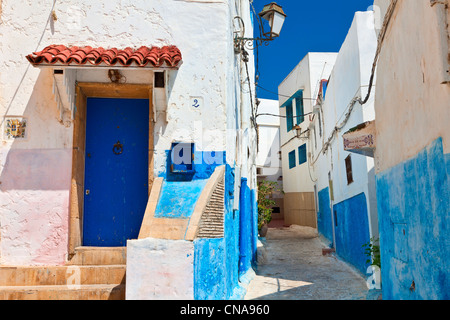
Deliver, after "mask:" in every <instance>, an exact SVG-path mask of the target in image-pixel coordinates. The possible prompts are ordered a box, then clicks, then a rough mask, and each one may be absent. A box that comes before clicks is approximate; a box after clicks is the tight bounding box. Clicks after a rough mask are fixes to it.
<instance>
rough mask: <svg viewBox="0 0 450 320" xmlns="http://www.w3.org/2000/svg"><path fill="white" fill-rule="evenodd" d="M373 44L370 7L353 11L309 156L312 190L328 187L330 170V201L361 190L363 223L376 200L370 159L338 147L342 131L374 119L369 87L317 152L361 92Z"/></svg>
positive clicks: (368, 75)
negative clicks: (349, 166) (348, 161)
mask: <svg viewBox="0 0 450 320" xmlns="http://www.w3.org/2000/svg"><path fill="white" fill-rule="evenodd" d="M376 45H377V42H376V33H375V30H374V25H373V12H372V11H368V12H357V13H356V14H355V17H354V20H353V23H352V25H351V28H350V30H349V32H348V34H347V37H346V39H345V41H344V43H343V45H342V47H341V49H340V51H339V55H338V57H337V59H336V63H335V65H334V68H333V71H332V72H331V76H330V79H331V80H330V82H329V84H328V89H327V93H326V97H325V102H324V103H323V106H322V118H323V120H324V134H323V139H321V140H319V141H318V143H317V148H314V149H313V150H314V152H313V156H312V157H313V161H312V163H313V165H314V175H315V177H316V179H317V190H318V191H320V190H322V189H324V188H326V187H328V186H329V182H328V173H329V172H330V173H331V179H332V180H333V194H334V201H333V202H334V203H335V204H336V203H338V202H341V201H344V200H346V199H349V198H351V197H353V196H355V195H357V194H360V193H362V192H364V193H365V194H366V196H367V197H368V198H367V200H368V202H369V203H368V212H369V215H370V216H371V217H372V218H373V220H372V219H369V222H370V221H375V222H376V202H375V199H372V198H370V195H374V160H373V158H370V157H365V156H362V155H358V154H353V153H352V154H351V153H349V152H347V151H344V144H343V139H342V135H343V134H344V133H345V132H346V131H348V130H349V129H350V128H353V127H355V126H356V125H358V124H361V123H363V122H365V121H369V120H374V119H375V112H374V102H373V101H374V92H375V86H374V87H373V89H372V90H373V91H372V95H371V97H370V99H369V101H368V102H367V104H365V105H363V106H361V105H360V104H359V103H356V105H355V106H354V108H353V111H352V113H351V115H350V117H349V119H348V121H347V123H346V124H345V126H344V127H343V128H342V129H341V130H340V131H339V132H338V133H337V134H334V136H333V139H332V140H331V146H330V147H329V148H328V149H327V150H326V152H325V154H323V152H322V151H323V146H324V143H325V142H327V140H328V139H329V137H330V136H331V134H332V132H333V130H334V128H335V127H336V126H339V125H341V124H342V122H343V121H344V119H345V114H346V112H347V111H348V110H349V109H348V108H349V105H350V102H351V100H352V99H353V98H354V97H358V96H359V97H362V99H364V98H365V97H366V94H367V90H368V84H369V78H370V75H371V70H372V64H373V59H374V56H375V50H376ZM317 122H318V118H317V116H316V119H315V128H316V130H317V128H318V125H319V124H318V123H317ZM349 154H351V159H352V169H353V170H352V172H353V181H354V182H353V183H351V184H347V175H346V167H345V158H346V157H347V156H348V155H349ZM375 222H374V223H373V225H372V226H371V227H372V229H373V230H374V232H375V233H376V232H377V230H378V229H377V225H376V223H375Z"/></svg>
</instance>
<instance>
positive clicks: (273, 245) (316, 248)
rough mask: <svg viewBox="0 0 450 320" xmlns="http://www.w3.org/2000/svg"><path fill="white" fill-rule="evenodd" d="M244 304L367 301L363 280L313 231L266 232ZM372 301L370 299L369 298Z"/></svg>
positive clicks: (287, 228)
mask: <svg viewBox="0 0 450 320" xmlns="http://www.w3.org/2000/svg"><path fill="white" fill-rule="evenodd" d="M262 244H263V247H262V248H259V252H258V259H259V262H258V264H259V266H258V268H257V270H256V276H255V278H254V279H253V280H252V281H251V282H250V284H249V286H248V288H247V294H246V296H245V300H366V299H367V298H368V296H370V294H369V295H368V293H369V291H368V288H367V285H366V279H364V278H363V277H362V276H361V275H360V274H358V273H357V272H356V271H354V270H353V269H352V268H351V267H350V266H349V265H347V264H346V263H344V262H343V261H342V260H340V259H338V258H337V257H336V256H335V255H334V254H327V255H322V248H325V247H326V246H325V244H324V243H323V242H322V241H321V240H320V238H319V237H318V235H317V231H316V229H313V228H309V227H301V226H295V225H293V226H290V227H279V228H269V231H268V233H267V236H266V238H265V240H264V239H263V241H262ZM369 299H371V298H369Z"/></svg>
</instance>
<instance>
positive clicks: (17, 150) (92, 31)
mask: <svg viewBox="0 0 450 320" xmlns="http://www.w3.org/2000/svg"><path fill="white" fill-rule="evenodd" d="M240 2H241V6H242V8H246V6H247V9H246V10H247V11H248V10H249V9H248V1H240ZM52 10H54V12H55V14H56V16H57V20H56V21H53V20H52V19H50V13H51V12H52ZM238 10H241V8H239V2H235V1H226V0H222V1H220V0H214V1H200V0H195V1H194V0H184V1H182V0H181V1H180V0H152V1H144V0H138V1H135V0H133V1H131V0H126V1H123V0H112V1H108V2H92V1H88V0H71V1H65V2H60V1H57V2H55V4H54V6H52V2H51V1H43V0H37V1H31V0H28V1H21V2H17V1H13V0H5V1H3V2H2V14H1V20H2V23H1V24H0V35H1V36H0V37H1V39H0V40H1V41H0V52H1V55H0V115H1V116H2V119H3V117H4V116H11V115H14V116H25V117H27V119H28V138H27V139H26V140H25V141H18V140H16V141H14V142H12V141H2V145H1V148H0V157H1V163H0V181H2V183H3V184H2V187H1V193H0V208H1V212H0V225H1V229H0V231H1V237H0V238H1V243H0V246H1V253H2V256H1V259H2V260H1V263H4V264H61V263H64V260H65V255H66V253H67V242H68V207H69V189H70V173H71V166H72V157H71V153H72V129H73V128H72V127H66V126H62V125H61V124H59V123H58V122H57V120H56V118H57V115H58V112H57V106H56V102H55V100H54V96H53V94H52V78H51V71H50V70H40V69H37V68H33V67H32V66H31V65H30V64H29V63H28V61H27V60H26V59H25V56H26V55H28V54H30V53H32V52H34V51H39V50H42V49H43V48H44V47H46V46H47V45H51V44H64V45H76V46H84V45H89V46H92V47H98V46H103V47H105V48H110V47H117V48H125V47H128V46H131V47H139V46H142V45H146V46H152V45H154V46H163V45H176V46H177V47H178V48H179V49H180V50H181V53H182V55H183V65H182V67H181V68H180V70H178V71H172V72H170V75H169V87H170V92H169V97H168V114H167V119H168V123H166V121H165V115H164V114H160V115H159V116H158V118H157V122H156V125H155V174H156V175H158V174H160V173H162V172H163V171H164V170H165V164H166V162H165V150H168V149H169V147H170V144H171V142H172V141H173V140H193V141H194V142H196V143H197V145H198V148H199V150H206V151H224V150H226V151H228V153H227V159H228V160H229V162H230V163H234V162H236V163H237V162H243V161H242V159H244V158H245V162H243V163H244V170H242V171H243V174H244V175H245V176H251V177H252V178H253V180H256V175H255V174H254V173H253V172H254V171H255V170H254V165H253V164H252V162H251V161H250V162H248V160H247V156H245V157H244V156H243V153H242V154H241V155H238V154H237V153H236V152H235V150H236V149H237V148H236V147H235V144H236V141H237V140H239V139H236V130H235V129H236V127H235V125H234V124H235V123H236V119H235V117H239V119H240V120H241V119H248V117H247V114H248V113H249V105H250V103H249V102H250V100H249V97H247V96H244V95H242V96H241V95H240V92H241V90H240V88H239V87H238V85H239V84H240V80H242V76H241V71H242V70H241V67H242V66H241V65H240V64H239V63H238V61H240V57H239V56H236V55H235V53H234V50H233V43H232V38H233V17H234V16H235V15H236V12H237V11H238ZM244 14H245V12H244ZM243 16H244V17H245V22H246V24H248V25H251V21H250V18H249V16H248V15H246V14H245V15H243ZM247 30H249V31H247V32H251V28H250V27H248V28H247ZM250 61H252V60H250ZM106 72H107V71H103V73H102V72H101V71H81V72H78V77H79V78H78V80H80V81H81V80H82V81H108V80H107V78H106ZM252 74H253V68H252V66H251V63H250V77H252ZM125 75H126V78H127V82H128V83H150V84H151V79H152V75H151V73H150V72H146V71H143V72H138V73H135V72H133V73H131V72H125ZM191 97H201V98H202V101H203V105H202V106H201V107H200V108H199V109H195V110H194V108H192V107H191V105H190V101H191ZM241 109H242V110H244V114H243V116H242V117H241V116H240V113H241V112H240V111H241ZM246 113H247V114H246ZM227 115H228V118H227ZM238 123H239V126H243V127H244V128H248V124H246V123H241V122H240V121H239V122H238ZM227 129H231V132H230V130H227ZM230 136H231V138H230ZM253 140H254V139H253V136H252V132H251V130H250V129H249V130H248V131H247V138H246V139H245V140H242V141H244V142H243V144H245V145H243V146H242V149H244V147H245V150H247V148H246V147H247V144H249V143H251V142H252V141H253ZM227 142H228V144H227ZM23 150H26V152H25V151H23ZM250 150H253V148H250ZM246 154H247V153H245V155H246ZM35 155H42V156H41V158H39V159H40V160H39V161H35V162H32V164H31V166H30V165H29V164H26V163H24V167H23V168H32V169H30V170H28V171H26V170H25V169H23V170H22V171H18V170H16V169H14V168H17V166H16V165H15V164H14V162H16V163H17V161H19V162H20V161H22V160H23V159H25V158H27V159H29V158H30V157H34V156H35ZM44 155H45V156H44ZM239 157H241V158H242V159H240V158H239ZM254 157H255V155H254V154H252V158H253V159H254ZM252 158H251V159H252ZM27 161H28V160H27ZM54 163H56V164H57V166H56V167H54V166H53V164H54ZM19 167H20V166H19ZM55 176H58V177H59V178H58V180H57V181H56V182H54V183H53V184H51V185H49V186H48V188H47V189H45V190H43V187H42V181H52V178H53V177H55ZM5 177H8V179H9V180H11V179H12V180H13V181H16V182H15V183H14V184H13V185H11V184H6V185H5V183H4V178H5ZM19 177H20V179H27V180H26V181H24V182H23V183H21V181H22V180H20V179H19ZM17 179H19V180H17ZM253 180H252V181H253ZM253 185H254V184H253Z"/></svg>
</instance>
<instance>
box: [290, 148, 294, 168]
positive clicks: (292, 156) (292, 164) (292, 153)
mask: <svg viewBox="0 0 450 320" xmlns="http://www.w3.org/2000/svg"><path fill="white" fill-rule="evenodd" d="M292 168H295V150H292V151H291V152H289V169H292Z"/></svg>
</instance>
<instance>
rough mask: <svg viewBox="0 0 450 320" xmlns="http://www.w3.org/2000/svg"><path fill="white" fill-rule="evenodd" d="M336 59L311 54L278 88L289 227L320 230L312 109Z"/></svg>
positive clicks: (285, 207) (286, 214) (329, 55)
mask: <svg viewBox="0 0 450 320" xmlns="http://www.w3.org/2000/svg"><path fill="white" fill-rule="evenodd" d="M336 56H337V54H336V53H309V54H308V55H306V57H304V58H303V60H302V61H301V62H300V63H299V64H298V65H297V66H296V67H295V68H294V69H293V70H292V71H291V73H290V74H289V75H288V76H287V77H286V79H285V80H284V81H283V82H282V83H281V84H280V85H279V86H278V96H279V105H280V116H281V120H280V121H281V123H280V144H281V161H282V172H283V191H284V220H285V224H286V225H291V224H296V225H302V226H310V227H314V228H316V227H317V223H316V220H317V219H316V206H315V202H314V177H313V171H312V169H311V168H310V165H309V163H310V157H309V156H308V155H309V154H310V153H311V150H310V148H311V146H310V143H309V142H308V141H310V139H311V137H312V136H313V135H314V132H313V130H310V123H311V120H313V118H312V112H313V106H314V105H315V102H316V100H317V98H318V96H319V92H320V89H321V83H323V80H327V79H328V78H329V75H330V72H331V70H332V68H333V66H334V63H335V60H336Z"/></svg>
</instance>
